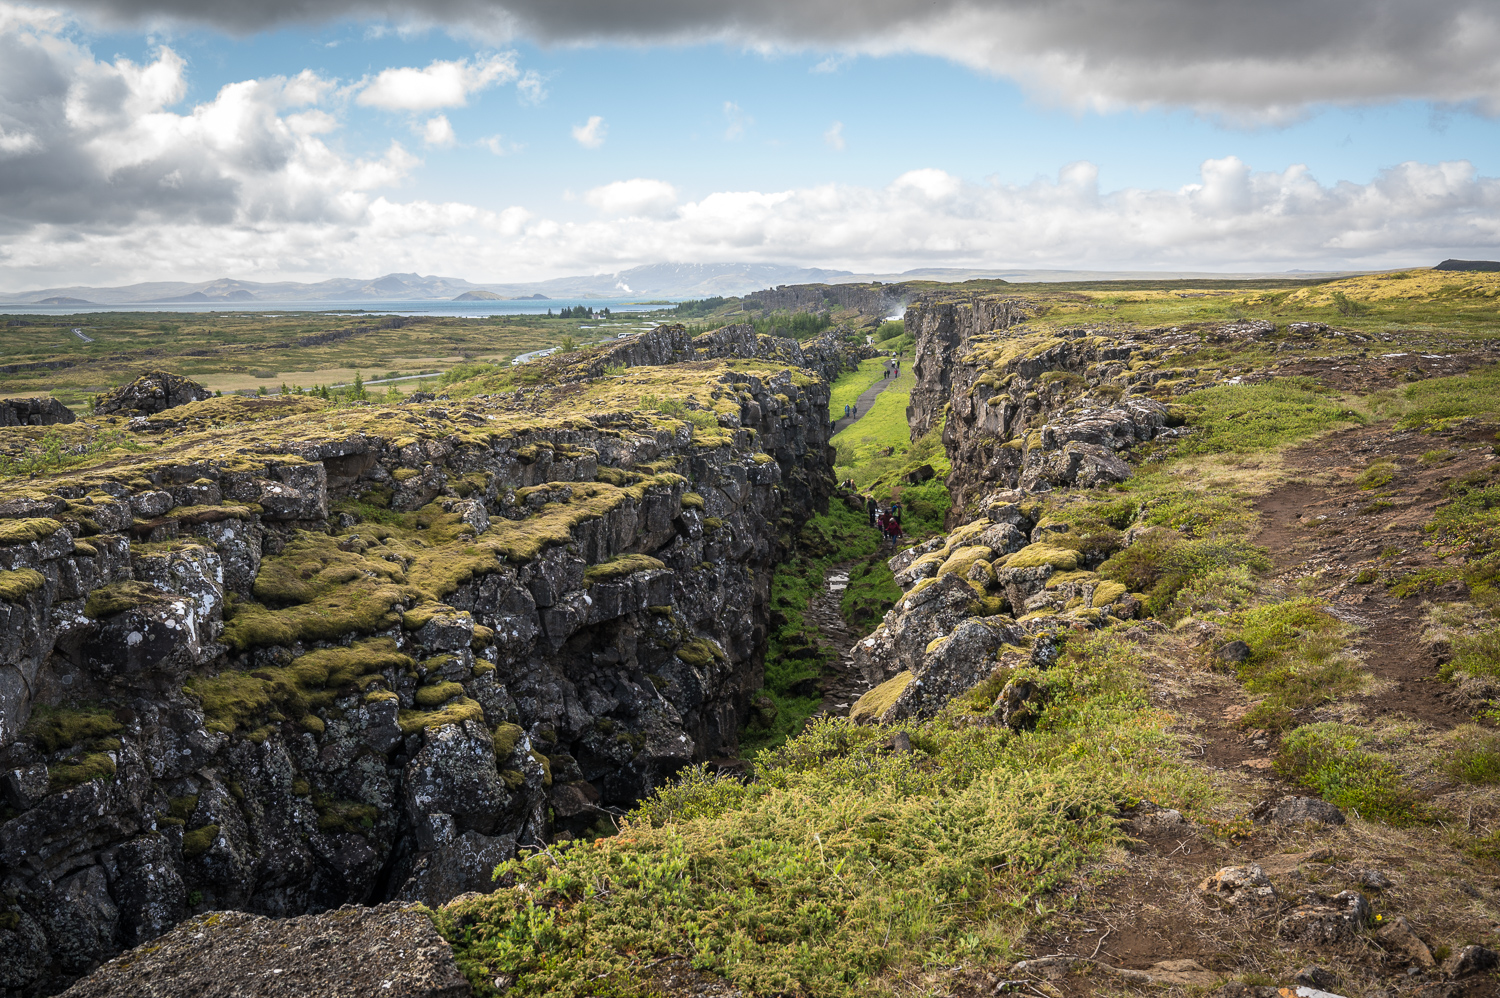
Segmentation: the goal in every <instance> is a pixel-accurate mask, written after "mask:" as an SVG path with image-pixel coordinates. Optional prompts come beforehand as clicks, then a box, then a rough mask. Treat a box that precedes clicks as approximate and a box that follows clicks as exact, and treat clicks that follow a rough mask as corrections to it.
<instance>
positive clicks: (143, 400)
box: [94, 371, 214, 416]
mask: <svg viewBox="0 0 1500 998" xmlns="http://www.w3.org/2000/svg"><path fill="white" fill-rule="evenodd" d="M213 394H214V393H213V392H211V391H209V390H208V389H207V388H205V387H203V386H202V385H200V384H198V383H197V382H196V381H189V380H188V379H187V378H183V377H179V376H178V375H175V374H168V373H167V372H166V371H152V372H151V373H150V374H143V375H141V376H140V377H139V378H136V379H135V380H134V381H132V382H131V383H130V384H128V385H121V386H120V387H119V388H115V389H112V390H110V391H107V392H105V393H103V394H102V395H100V396H98V398H96V399H95V400H94V412H96V413H97V414H99V415H101V416H107V415H111V414H114V413H121V414H122V415H130V416H150V415H152V414H153V413H158V412H164V411H165V410H167V409H171V408H173V407H174V406H179V405H186V404H187V403H189V402H201V401H203V400H204V399H208V398H212V397H213Z"/></svg>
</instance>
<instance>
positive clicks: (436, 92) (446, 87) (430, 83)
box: [354, 54, 520, 111]
mask: <svg viewBox="0 0 1500 998" xmlns="http://www.w3.org/2000/svg"><path fill="white" fill-rule="evenodd" d="M518 76H520V71H519V70H517V69H516V60H515V56H513V55H510V54H502V55H492V56H490V57H488V58H486V59H476V60H475V61H474V62H472V63H471V62H469V60H467V59H457V60H453V61H445V60H442V59H434V60H433V61H432V64H431V65H429V66H428V67H427V68H425V69H414V68H412V67H410V66H401V67H396V68H392V69H384V70H381V71H380V73H379V74H377V75H376V77H375V78H374V79H373V80H371V81H370V82H368V83H366V84H365V85H363V86H362V87H360V90H359V95H358V96H357V97H355V98H354V99H355V102H356V103H358V104H363V105H364V106H366V107H378V108H380V109H382V110H385V111H436V110H437V109H438V108H443V107H464V106H465V105H466V104H468V102H469V95H470V94H472V93H474V92H476V91H479V90H483V89H485V88H486V87H491V86H494V85H495V84H498V83H509V82H510V81H512V80H514V79H516V78H517V77H518Z"/></svg>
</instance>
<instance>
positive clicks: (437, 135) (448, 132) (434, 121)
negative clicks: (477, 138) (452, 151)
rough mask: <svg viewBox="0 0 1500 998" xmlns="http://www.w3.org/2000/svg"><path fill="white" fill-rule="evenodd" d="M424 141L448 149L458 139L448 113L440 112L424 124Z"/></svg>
mask: <svg viewBox="0 0 1500 998" xmlns="http://www.w3.org/2000/svg"><path fill="white" fill-rule="evenodd" d="M422 141H423V142H425V143H427V144H428V145H429V146H433V147H435V148H439V149H446V148H448V147H450V146H452V145H453V144H454V143H456V142H457V141H458V136H457V135H454V134H453V125H451V124H450V123H449V121H448V116H447V115H446V114H439V115H436V116H435V117H431V118H428V119H427V122H426V124H424V125H423V126H422Z"/></svg>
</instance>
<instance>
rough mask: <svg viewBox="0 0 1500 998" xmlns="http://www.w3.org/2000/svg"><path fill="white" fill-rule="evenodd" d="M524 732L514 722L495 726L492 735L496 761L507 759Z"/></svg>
mask: <svg viewBox="0 0 1500 998" xmlns="http://www.w3.org/2000/svg"><path fill="white" fill-rule="evenodd" d="M525 734H526V732H524V731H522V730H521V727H520V725H516V724H502V725H500V726H499V727H498V728H496V729H495V734H494V736H493V741H494V745H495V759H496V761H497V762H498V761H502V760H505V759H509V758H510V755H511V753H512V752H514V751H515V750H516V746H517V745H518V744H520V742H521V738H522V737H523V736H524V735H525Z"/></svg>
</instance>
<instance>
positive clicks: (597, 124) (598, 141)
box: [573, 114, 609, 149]
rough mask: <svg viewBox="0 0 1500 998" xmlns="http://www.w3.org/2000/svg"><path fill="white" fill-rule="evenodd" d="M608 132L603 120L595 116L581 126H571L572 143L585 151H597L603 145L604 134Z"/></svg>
mask: <svg viewBox="0 0 1500 998" xmlns="http://www.w3.org/2000/svg"><path fill="white" fill-rule="evenodd" d="M608 130H609V129H608V127H607V126H606V125H605V124H604V119H603V118H601V117H599V116H598V115H597V114H595V115H592V116H590V118H589V120H588V121H586V122H584V123H583V124H582V125H574V126H573V141H575V142H577V143H578V144H579V145H581V146H583V147H584V148H585V149H598V148H599V147H600V146H602V145H604V134H605V132H607V131H608Z"/></svg>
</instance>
